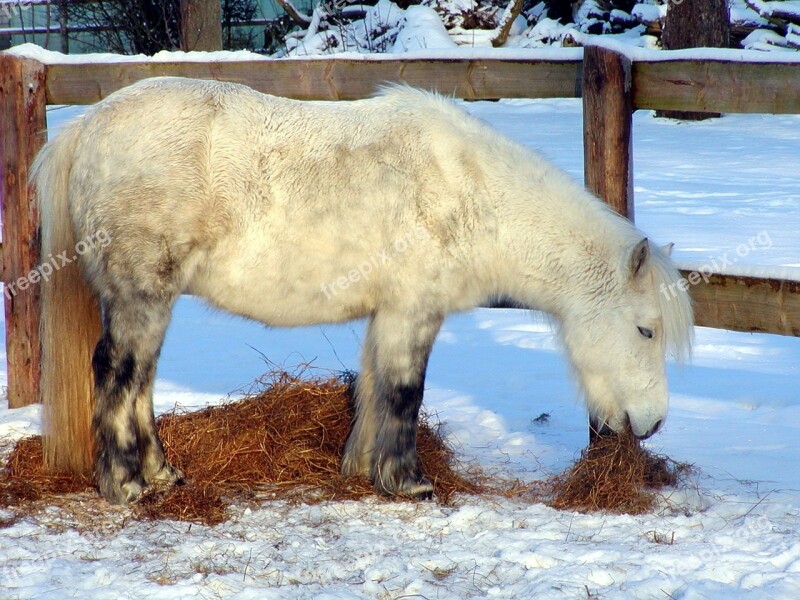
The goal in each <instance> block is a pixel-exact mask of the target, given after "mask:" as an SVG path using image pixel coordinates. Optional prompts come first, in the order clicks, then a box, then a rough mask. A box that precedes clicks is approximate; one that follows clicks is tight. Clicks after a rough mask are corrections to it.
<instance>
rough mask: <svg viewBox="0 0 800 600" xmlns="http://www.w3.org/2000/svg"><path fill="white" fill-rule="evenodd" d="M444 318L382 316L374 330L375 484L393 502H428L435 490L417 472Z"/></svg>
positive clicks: (369, 343)
mask: <svg viewBox="0 0 800 600" xmlns="http://www.w3.org/2000/svg"><path fill="white" fill-rule="evenodd" d="M441 324H442V317H441V316H440V315H429V316H427V317H426V316H425V314H424V313H422V312H421V311H420V312H413V311H409V312H406V313H404V314H391V313H388V314H387V313H379V314H377V315H375V317H373V321H372V323H371V324H370V333H369V339H368V340H367V351H371V352H373V353H374V361H373V364H374V365H375V381H374V392H375V397H374V400H375V403H376V404H375V410H374V411H373V412H374V415H373V417H374V418H375V425H376V428H375V430H376V431H377V437H376V439H375V446H374V450H373V453H372V469H371V475H372V480H373V482H374V484H375V489H376V490H377V491H378V492H380V493H384V494H388V495H392V496H409V497H415V498H428V497H430V496H431V495H432V494H433V486H432V485H431V484H430V482H429V481H427V480H426V479H425V478H424V477H423V476H422V474H421V473H420V470H419V461H418V458H417V421H418V417H419V410H420V406H421V405H422V395H423V390H424V386H425V370H426V368H427V365H428V357H429V356H430V352H431V348H432V346H433V342H434V339H435V338H436V334H437V333H438V331H439V327H440V326H441Z"/></svg>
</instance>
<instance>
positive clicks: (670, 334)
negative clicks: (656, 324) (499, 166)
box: [376, 84, 694, 361]
mask: <svg viewBox="0 0 800 600" xmlns="http://www.w3.org/2000/svg"><path fill="white" fill-rule="evenodd" d="M376 95H377V96H380V97H383V98H385V99H387V100H389V101H390V102H394V103H397V105H398V106H401V107H415V108H417V109H420V108H422V109H423V110H425V108H427V109H428V110H431V109H433V110H438V112H439V115H438V116H440V117H441V116H444V115H447V117H449V118H451V119H454V122H469V123H470V124H471V125H474V124H477V123H482V122H481V121H480V120H479V119H475V117H473V116H472V115H470V114H469V113H468V112H467V111H465V110H464V109H462V108H461V107H459V106H457V105H456V104H454V103H453V101H452V98H450V97H447V96H445V95H443V94H441V93H437V92H429V91H425V90H420V89H418V88H413V87H410V86H408V85H405V84H386V85H382V86H380V87H379V88H378V93H377V94H376ZM423 107H425V108H423ZM484 139H486V138H484ZM498 139H505V138H503V137H502V136H501V137H500V138H498ZM507 148H508V151H509V152H524V153H525V155H526V158H527V157H528V155H532V156H535V160H536V163H537V164H539V165H542V164H544V165H549V164H550V163H549V161H547V160H546V159H544V158H543V157H541V156H539V155H538V153H536V152H535V151H531V150H530V149H528V148H525V147H523V146H521V145H518V144H516V143H510V144H508V145H507ZM518 164H519V163H518ZM556 173H561V171H560V170H557V169H556V170H553V171H551V172H550V175H551V176H553V175H554V174H556ZM562 175H563V177H560V178H559V185H562V186H565V185H573V184H574V185H575V186H576V190H577V189H579V190H581V191H583V192H586V190H585V188H583V186H580V185H579V184H577V182H575V181H574V180H573V179H572V178H571V177H569V176H567V175H566V174H563V173H562ZM573 199H574V200H575V201H577V202H579V203H583V204H584V207H583V210H585V211H586V214H587V215H594V216H595V217H598V218H599V219H598V220H592V223H593V224H594V226H596V225H597V224H598V223H605V224H606V225H607V226H609V227H610V228H611V230H612V231H615V233H616V235H619V236H620V237H621V238H622V239H628V240H630V245H631V247H632V246H633V245H634V244H636V243H637V242H638V241H639V240H641V239H642V238H643V237H645V236H644V234H642V233H641V232H640V231H638V230H637V229H636V228H635V227H633V226H632V225H631V223H630V221H628V220H627V219H624V218H621V217H620V216H619V215H618V214H617V213H615V212H614V211H613V210H612V209H611V208H610V207H609V206H608V205H607V204H605V203H604V202H602V201H599V200H598V199H597V198H596V197H594V196H593V195H592V194H590V193H588V192H586V193H585V194H583V193H580V192H578V193H576V194H575V195H573ZM609 233H611V232H609ZM649 269H650V273H651V274H652V280H653V286H654V287H655V289H656V292H657V294H656V296H657V298H658V308H659V312H660V314H661V315H662V318H663V322H664V335H665V340H666V346H667V351H668V352H670V353H671V354H673V355H674V356H675V358H676V359H678V360H679V361H680V360H684V359H686V358H688V357H689V356H690V355H691V347H692V338H693V331H694V316H693V311H692V303H691V298H690V297H689V294H688V293H687V292H686V291H684V290H682V289H681V287H680V286H679V285H678V282H679V281H680V280H681V274H680V271H679V270H678V268H677V267H676V266H675V263H674V262H673V261H672V259H671V258H670V257H669V256H668V255H667V254H666V253H665V252H664V251H663V250H661V249H660V248H659V247H657V246H656V245H655V244H651V252H650V260H649Z"/></svg>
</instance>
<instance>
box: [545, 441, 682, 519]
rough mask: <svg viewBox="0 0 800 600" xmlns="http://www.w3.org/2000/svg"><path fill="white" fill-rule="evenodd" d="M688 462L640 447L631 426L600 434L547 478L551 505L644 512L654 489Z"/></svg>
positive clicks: (675, 479) (674, 479)
mask: <svg viewBox="0 0 800 600" xmlns="http://www.w3.org/2000/svg"><path fill="white" fill-rule="evenodd" d="M689 470H690V467H689V465H687V464H684V463H677V462H675V461H673V460H672V459H670V458H667V457H666V456H661V455H658V454H654V453H653V452H651V451H650V450H647V449H646V448H642V446H641V445H640V444H639V441H638V440H637V439H636V438H635V437H634V436H633V434H631V433H630V432H628V433H625V434H622V435H618V436H617V435H615V436H607V437H600V438H598V439H596V440H595V441H594V442H593V443H592V444H590V445H589V446H588V447H587V448H586V449H585V450H583V452H582V453H581V457H580V459H579V460H578V461H577V462H576V463H575V464H574V465H573V466H572V467H571V468H569V469H568V470H567V471H565V472H564V473H562V474H561V475H558V476H556V477H553V478H552V479H551V480H550V486H551V488H552V489H551V492H550V494H551V498H550V500H549V502H548V504H549V505H550V506H552V507H553V508H557V509H561V510H575V511H579V512H596V511H604V512H612V513H626V514H635V515H636V514H643V513H646V512H650V511H652V510H653V508H654V507H655V505H656V501H657V494H656V491H657V490H659V489H662V488H664V487H670V486H676V485H678V484H679V483H680V481H681V477H682V476H683V475H684V474H686V473H688V472H689Z"/></svg>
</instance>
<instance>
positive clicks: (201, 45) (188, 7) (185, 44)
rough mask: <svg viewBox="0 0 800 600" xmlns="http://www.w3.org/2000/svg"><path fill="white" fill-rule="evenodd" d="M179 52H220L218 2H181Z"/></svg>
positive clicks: (220, 20)
mask: <svg viewBox="0 0 800 600" xmlns="http://www.w3.org/2000/svg"><path fill="white" fill-rule="evenodd" d="M181 50H183V51H184V52H190V51H194V50H196V51H206V52H209V51H214V50H222V4H221V3H220V0H202V1H201V0H181Z"/></svg>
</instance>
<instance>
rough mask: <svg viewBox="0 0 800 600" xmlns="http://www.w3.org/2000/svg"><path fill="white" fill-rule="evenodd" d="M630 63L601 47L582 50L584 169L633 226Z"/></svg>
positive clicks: (591, 183)
mask: <svg viewBox="0 0 800 600" xmlns="http://www.w3.org/2000/svg"><path fill="white" fill-rule="evenodd" d="M632 130H633V75H632V67H631V61H630V60H629V59H628V58H627V57H626V56H624V55H622V54H619V53H617V52H614V51H613V50H609V49H607V48H603V47H601V46H587V47H586V48H584V51H583V145H584V146H583V157H584V158H583V161H584V162H583V165H584V178H585V180H586V187H587V188H589V189H590V190H591V191H592V192H594V193H595V194H597V195H598V196H600V197H601V198H602V199H603V200H605V201H606V202H607V203H608V204H609V205H610V206H611V207H612V208H613V209H614V210H616V211H617V212H618V213H620V214H621V215H624V216H626V217H628V218H629V219H630V220H631V221H633V217H634V211H633V152H632V150H633V148H632Z"/></svg>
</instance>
